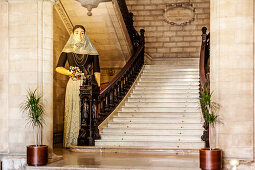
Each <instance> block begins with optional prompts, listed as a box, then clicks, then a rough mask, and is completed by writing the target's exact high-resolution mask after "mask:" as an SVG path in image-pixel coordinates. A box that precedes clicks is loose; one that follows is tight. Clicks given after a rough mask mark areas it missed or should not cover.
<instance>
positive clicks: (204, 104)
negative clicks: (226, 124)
mask: <svg viewBox="0 0 255 170" xmlns="http://www.w3.org/2000/svg"><path fill="white" fill-rule="evenodd" d="M212 94H213V93H210V91H209V89H208V88H206V89H205V90H202V91H201V95H200V104H201V109H202V113H203V117H204V125H203V126H204V128H205V129H208V128H209V125H212V126H213V127H214V125H215V123H216V121H217V117H218V116H217V115H216V114H215V112H216V110H217V108H218V106H217V104H216V103H215V102H213V101H211V98H212Z"/></svg>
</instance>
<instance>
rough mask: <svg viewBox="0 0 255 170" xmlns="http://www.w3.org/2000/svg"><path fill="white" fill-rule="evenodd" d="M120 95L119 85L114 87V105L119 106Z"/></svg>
mask: <svg viewBox="0 0 255 170" xmlns="http://www.w3.org/2000/svg"><path fill="white" fill-rule="evenodd" d="M118 100H119V94H118V84H116V85H115V86H114V105H115V104H118Z"/></svg>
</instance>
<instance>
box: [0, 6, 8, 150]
mask: <svg viewBox="0 0 255 170" xmlns="http://www.w3.org/2000/svg"><path fill="white" fill-rule="evenodd" d="M0 42H1V43H0V49H1V50H0V56H1V62H0V108H1V109H0V136H1V137H0V153H7V152H8V3H7V2H5V1H0Z"/></svg>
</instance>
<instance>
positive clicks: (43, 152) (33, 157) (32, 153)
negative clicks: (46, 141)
mask: <svg viewBox="0 0 255 170" xmlns="http://www.w3.org/2000/svg"><path fill="white" fill-rule="evenodd" d="M47 163H48V146H46V145H38V146H35V145H30V146H27V164H28V165H29V166H41V165H46V164H47Z"/></svg>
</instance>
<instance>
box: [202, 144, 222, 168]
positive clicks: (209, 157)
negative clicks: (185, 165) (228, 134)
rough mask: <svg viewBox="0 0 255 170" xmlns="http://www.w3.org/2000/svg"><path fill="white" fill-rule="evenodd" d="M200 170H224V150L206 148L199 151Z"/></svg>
mask: <svg viewBox="0 0 255 170" xmlns="http://www.w3.org/2000/svg"><path fill="white" fill-rule="evenodd" d="M199 158H200V168H201V169H202V170H221V169H222V150H221V149H217V148H214V149H211V150H210V149H209V148H204V149H200V150H199Z"/></svg>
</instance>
